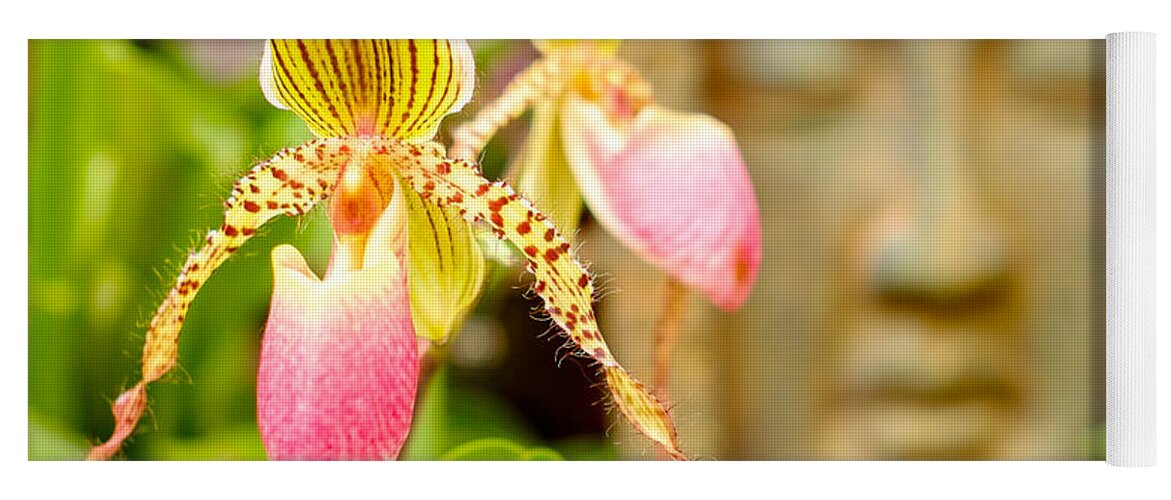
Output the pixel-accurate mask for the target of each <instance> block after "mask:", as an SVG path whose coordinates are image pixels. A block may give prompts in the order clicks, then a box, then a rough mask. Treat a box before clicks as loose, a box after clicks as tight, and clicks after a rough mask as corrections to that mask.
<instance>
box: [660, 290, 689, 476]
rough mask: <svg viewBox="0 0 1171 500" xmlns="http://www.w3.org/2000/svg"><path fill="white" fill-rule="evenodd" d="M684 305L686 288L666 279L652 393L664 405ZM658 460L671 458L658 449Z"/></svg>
mask: <svg viewBox="0 0 1171 500" xmlns="http://www.w3.org/2000/svg"><path fill="white" fill-rule="evenodd" d="M686 305H687V287H686V286H685V285H683V283H680V282H679V280H677V279H675V278H667V290H666V292H665V293H664V299H663V309H662V312H660V313H659V320H658V323H657V324H656V325H655V379H654V382H655V385H654V392H655V396H656V397H657V398H659V401H661V402H662V403H663V404H664V405H670V404H671V402H670V401H669V399H670V398H669V396H668V391H667V382H668V379H669V378H670V375H671V355H672V353H673V352H674V350H675V343H676V342H677V341H678V340H679V332H680V331H681V330H682V328H681V327H682V326H683V314H684V312H685V311H686V308H685V306H686ZM658 459H659V460H670V459H671V456H670V455H669V454H668V453H667V452H666V450H663V449H659V450H658Z"/></svg>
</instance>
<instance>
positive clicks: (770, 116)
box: [586, 41, 1104, 459]
mask: <svg viewBox="0 0 1171 500" xmlns="http://www.w3.org/2000/svg"><path fill="white" fill-rule="evenodd" d="M699 52H700V53H701V54H703V55H706V56H707V57H706V58H705V60H706V61H708V64H709V73H708V75H707V76H706V78H705V79H703V80H701V81H699V82H696V83H695V86H696V87H697V88H701V89H704V92H705V95H706V98H707V101H706V102H705V105H702V106H701V105H696V103H695V102H690V103H683V107H687V106H688V105H690V107H691V108H693V109H703V110H705V111H708V112H711V113H713V114H715V115H716V116H718V117H720V118H721V119H723V120H725V121H727V122H728V123H729V124H730V125H731V126H732V127H733V129H734V130H736V133H737V136H738V138H739V140H740V143H741V146H742V147H743V149H744V153H745V157H746V158H747V161H748V163H749V168H750V169H751V171H752V174H753V179H754V182H755V184H756V190H757V195H758V198H759V199H760V200H761V212H762V221H763V223H764V232H765V263H764V265H763V266H762V268H761V279H760V281H759V282H758V285H757V288H756V290H755V292H754V294H753V296H752V298H751V299H750V301H749V304H748V305H747V306H746V307H745V308H744V309H743V310H742V311H741V312H740V313H739V314H737V315H735V316H732V317H723V316H719V315H714V314H711V313H710V310H709V311H708V314H707V316H706V317H705V318H693V319H692V320H691V323H690V327H689V328H690V330H691V331H692V333H690V334H689V335H691V337H690V338H691V339H692V340H691V341H690V342H691V343H690V344H688V341H687V340H686V339H685V341H684V344H683V345H682V346H681V354H680V356H682V357H684V359H689V360H690V361H689V362H688V363H687V364H677V365H676V368H675V370H676V373H680V372H686V371H689V370H692V371H698V372H701V373H706V372H711V373H719V374H720V375H719V378H718V380H721V381H723V383H724V384H725V385H724V386H722V387H718V388H715V387H712V384H713V382H712V381H713V378H712V377H711V376H703V377H699V378H700V379H701V380H702V383H700V384H698V385H695V386H694V387H688V386H686V384H687V378H688V377H687V376H682V377H681V380H679V381H677V382H676V385H681V387H673V388H672V390H671V392H672V394H691V395H692V396H690V397H689V398H687V399H684V400H683V401H680V402H679V405H680V406H681V407H682V408H684V409H685V410H686V411H688V412H690V413H691V414H692V415H697V416H698V415H703V416H704V417H705V419H706V420H705V419H700V418H694V419H691V420H690V421H689V420H688V415H683V416H682V417H680V420H681V422H680V425H681V426H682V428H683V429H682V431H683V433H684V434H683V436H684V438H685V440H684V442H685V444H686V442H687V441H686V438H687V433H688V432H689V431H688V425H689V424H691V425H694V426H702V423H703V422H709V425H713V426H715V425H718V426H723V427H724V428H725V430H723V431H718V432H717V431H702V432H701V431H692V432H695V433H696V439H697V440H699V441H700V442H703V443H705V444H711V443H713V442H714V443H716V444H711V446H712V448H711V451H710V452H711V453H712V454H714V455H717V456H722V457H725V458H761V459H777V458H835V459H836V458H847V459H941V458H960V459H991V458H1048V459H1062V458H1084V454H1085V439H1086V437H1087V432H1088V429H1089V426H1090V425H1091V424H1092V423H1093V422H1095V421H1096V418H1095V417H1094V415H1095V412H1100V407H1099V406H1098V405H1099V404H1100V403H1099V400H1100V399H1101V398H1100V396H1099V395H1098V393H1099V392H1100V391H1099V390H1098V389H1099V388H1098V387H1097V386H1096V385H1095V381H1096V378H1095V376H1094V373H1097V372H1100V371H1101V370H1100V369H1099V368H1098V366H1099V365H1097V364H1096V363H1095V361H1094V359H1095V358H1094V356H1095V355H1099V356H1100V353H1099V349H1095V348H1094V345H1095V342H1096V341H1097V340H1099V338H1098V337H1097V335H1098V334H1099V330H1098V329H1099V328H1100V326H1101V324H1102V321H1103V318H1104V316H1103V313H1102V310H1101V309H1100V306H1099V305H1098V304H1099V303H1100V302H1101V296H1100V295H1099V290H1100V289H1101V286H1100V285H1101V283H1102V282H1101V281H1100V279H1101V273H1102V269H1103V266H1102V261H1101V259H1102V256H1101V248H1102V241H1103V240H1102V236H1101V234H1100V231H1101V224H1102V212H1101V211H1100V210H1101V206H1100V203H1101V201H1100V198H1101V191H1100V189H1101V188H1100V183H1099V181H1098V179H1099V177H1100V175H1101V167H1102V143H1101V140H1102V134H1103V132H1102V128H1101V126H1102V124H1103V123H1104V120H1103V113H1104V108H1103V106H1104V104H1103V101H1102V95H1103V93H1102V87H1101V84H1102V81H1103V80H1102V79H1103V73H1102V72H1103V70H1104V59H1103V56H1104V54H1103V46H1102V43H1101V41H1006V42H999V41H995V42H966V41H889V42H886V41H884V42H863V41H845V42H835V41H816V42H807V41H776V42H721V43H717V44H714V46H711V47H708V48H706V50H702V51H699ZM670 74H671V73H670V72H669V71H668V69H667V68H664V69H663V73H662V75H661V76H660V75H658V74H655V73H652V79H653V78H655V77H656V76H658V77H660V78H663V80H661V81H671V82H672V84H673V85H674V86H675V87H681V86H682V84H681V83H679V81H678V80H670V76H667V75H670ZM676 78H677V75H676ZM656 83H657V82H656ZM684 95H685V94H684ZM590 237H591V236H589V235H587V239H586V240H587V241H591V240H590V239H589V238H590ZM592 244H593V243H591V245H592ZM619 252H620V251H618V250H612V249H606V250H604V251H603V252H600V253H599V254H598V257H599V260H601V261H606V260H609V261H618V260H619V258H618V255H616V254H617V253H619ZM628 258H630V257H629V256H621V259H622V260H625V259H628ZM608 267H609V268H610V269H614V273H615V276H616V280H617V281H618V283H617V284H616V286H617V287H619V288H621V289H623V290H624V291H626V292H629V291H631V290H635V291H636V293H638V294H639V296H646V297H654V296H655V293H656V292H655V290H656V288H655V287H657V286H661V285H660V284H659V282H658V281H655V278H654V277H653V276H652V277H647V278H644V279H643V281H642V282H643V283H644V284H643V285H638V284H636V283H635V282H634V281H633V279H631V278H623V276H624V274H622V273H624V272H625V273H631V271H632V269H631V268H630V267H629V266H627V267H626V268H624V269H620V268H615V267H613V265H608ZM628 275H629V274H628ZM634 275H637V274H634ZM639 286H642V288H641V289H640V288H639ZM642 294H645V295H642ZM613 302H615V303H616V302H617V300H614V301H613ZM636 302H639V301H636ZM639 308H641V309H643V310H645V312H642V313H640V312H638V310H637V309H639ZM611 309H612V311H617V310H621V313H620V314H621V315H622V317H623V318H624V319H621V320H618V319H615V320H613V321H614V322H615V323H617V324H619V325H629V327H626V326H621V327H616V328H615V329H613V330H610V331H621V333H617V335H624V336H637V337H638V338H639V339H640V340H639V341H638V342H640V343H646V344H647V345H649V331H650V329H649V325H650V324H652V323H653V317H654V316H655V314H656V313H657V312H658V310H657V307H653V306H650V305H649V304H647V303H642V302H640V305H638V306H611ZM639 317H645V318H643V319H641V320H640V319H637V318H639ZM603 326H604V328H605V325H603ZM622 330H631V331H630V332H625V331H622ZM637 330H641V332H638V331H637ZM642 332H646V333H642ZM624 342H628V343H630V344H633V343H634V341H624ZM713 343H714V344H721V345H720V346H719V347H718V348H717V349H713V348H712V346H713ZM643 348H644V349H645V348H646V347H643ZM689 349H690V350H689ZM700 353H703V354H705V355H702V356H701V355H698V354H700ZM1095 353H1098V354H1095ZM697 360H703V361H702V362H701V361H697ZM713 390H715V391H718V392H719V395H717V396H711V395H706V396H700V395H699V394H708V393H709V392H710V391H713ZM689 404H690V405H692V406H690V407H689V406H688V405H689ZM712 434H717V435H718V436H717V437H712Z"/></svg>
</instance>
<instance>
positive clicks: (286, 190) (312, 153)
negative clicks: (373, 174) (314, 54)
mask: <svg viewBox="0 0 1171 500" xmlns="http://www.w3.org/2000/svg"><path fill="white" fill-rule="evenodd" d="M350 156H351V150H350V147H349V145H348V144H347V143H346V141H344V140H340V139H319V140H315V141H311V142H308V143H306V144H304V145H302V146H300V147H297V148H294V149H287V150H284V151H282V152H281V153H280V154H278V155H276V156H275V157H273V158H272V159H271V160H268V161H266V162H264V163H262V164H260V165H257V166H256V167H255V168H253V169H252V170H251V171H250V172H249V173H248V174H247V175H246V176H245V177H244V178H243V179H240V180H239V181H237V182H236V186H235V188H234V189H233V190H232V196H231V197H229V198H228V201H226V202H225V203H224V205H225V207H226V209H225V210H224V221H223V223H222V224H221V225H220V227H219V228H218V229H215V230H212V231H210V232H209V233H208V235H207V239H206V241H205V244H204V246H203V247H202V248H200V249H199V250H198V251H196V252H192V253H191V255H189V256H188V257H187V262H186V263H185V264H184V265H183V269H182V271H181V272H180V273H179V278H178V280H177V282H176V284H175V287H174V288H172V289H171V291H170V292H169V293H168V294H167V296H166V298H165V299H163V303H162V304H161V305H160V306H159V308H158V310H157V311H156V312H155V315H154V318H152V319H151V321H150V326H149V327H148V328H147V331H146V343H145V345H144V346H143V351H142V378H143V380H142V381H141V382H139V383H138V384H136V385H135V386H134V387H132V388H131V389H130V390H128V391H126V392H125V393H123V394H122V396H120V397H118V398H117V399H116V400H115V401H114V416H115V419H116V420H115V429H114V434H113V435H112V437H111V438H110V439H109V440H108V441H106V442H105V443H103V444H101V445H99V446H96V447H94V448H93V449H92V450H90V454H89V457H90V458H91V459H106V458H109V457H110V456H112V455H113V454H114V453H116V452H117V451H118V448H119V447H120V446H121V445H122V441H123V440H124V439H126V438H127V437H129V436H130V434H131V433H132V432H133V430H134V427H135V425H137V423H138V419H139V417H140V416H141V415H142V412H143V411H144V410H145V409H146V384H149V383H151V382H154V381H155V380H158V379H159V378H160V377H162V376H163V375H164V374H166V373H167V372H168V371H170V369H171V368H172V367H173V366H175V360H176V359H177V357H178V351H179V331H180V330H181V329H182V328H183V320H184V319H185V318H186V316H187V310H188V309H189V308H190V307H191V304H192V302H193V301H194V300H195V295H196V293H198V292H199V289H200V288H201V287H202V286H203V284H204V283H206V282H207V280H208V278H210V277H211V274H212V273H213V272H214V271H215V270H216V269H217V268H219V266H220V265H221V264H223V263H224V261H226V260H227V259H228V257H229V256H231V255H232V254H233V253H234V252H235V251H236V250H237V249H239V248H240V246H241V245H243V244H244V242H245V241H247V240H248V239H249V238H251V237H252V235H253V234H255V232H256V230H257V228H259V227H260V226H261V225H263V224H264V223H266V222H268V221H269V220H271V219H272V218H274V217H276V216H278V215H281V214H285V215H290V216H296V215H301V214H304V213H306V212H308V211H309V210H310V209H312V208H313V206H314V205H316V204H317V203H318V202H319V201H321V200H324V199H325V198H326V197H328V196H329V194H330V191H331V190H332V189H333V186H334V184H335V183H336V182H337V177H338V173H339V172H340V171H341V169H342V167H343V166H344V165H345V164H346V163H347V162H348V161H349V159H350Z"/></svg>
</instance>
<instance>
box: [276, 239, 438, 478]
mask: <svg viewBox="0 0 1171 500" xmlns="http://www.w3.org/2000/svg"><path fill="white" fill-rule="evenodd" d="M273 267H274V271H275V278H276V281H275V290H274V292H273V298H272V307H271V309H270V311H269V318H268V325H267V327H266V329H265V333H264V342H263V347H262V351H261V358H260V371H259V375H258V378H257V413H258V419H259V422H260V432H261V436H262V438H263V440H264V447H265V449H266V450H267V451H268V456H269V458H270V459H274V460H389V459H394V458H396V457H397V456H398V453H399V450H400V449H401V448H402V445H403V441H404V440H405V439H406V435H407V432H408V431H409V430H410V426H411V415H412V411H413V407H414V401H415V385H416V382H417V379H418V374H419V357H418V352H417V346H416V340H415V333H414V327H413V326H412V322H411V312H410V302H409V300H408V297H407V283H406V276H405V273H403V272H401V270H400V269H399V267H398V265H397V263H395V262H393V261H391V262H387V263H384V264H383V265H379V266H375V267H371V268H366V269H362V270H358V271H345V270H339V269H333V268H331V269H330V271H329V273H327V276H326V279H325V280H324V281H320V280H318V279H317V278H316V277H315V276H314V275H313V273H312V271H311V270H309V268H308V266H307V265H306V264H305V261H304V259H303V258H302V257H301V254H300V253H298V252H297V250H296V249H294V248H293V247H290V246H287V245H282V246H280V247H277V248H276V249H274V250H273Z"/></svg>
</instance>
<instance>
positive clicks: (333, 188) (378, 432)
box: [90, 40, 685, 460]
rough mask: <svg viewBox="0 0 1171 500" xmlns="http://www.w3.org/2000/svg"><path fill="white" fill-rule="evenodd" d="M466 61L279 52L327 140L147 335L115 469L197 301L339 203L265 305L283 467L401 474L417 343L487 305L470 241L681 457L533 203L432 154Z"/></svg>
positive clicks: (117, 411)
mask: <svg viewBox="0 0 1171 500" xmlns="http://www.w3.org/2000/svg"><path fill="white" fill-rule="evenodd" d="M474 75H475V70H474V60H473V59H472V53H471V50H470V49H469V48H468V46H467V44H466V43H464V42H462V41H436V40H427V41H415V40H394V41H390V40H362V41H359V40H325V41H322V40H318V41H301V40H273V41H270V42H268V43H267V44H266V47H265V55H264V61H263V62H262V64H261V86H262V89H263V90H264V94H265V96H266V97H267V98H268V100H269V101H270V102H272V103H273V104H274V105H276V106H278V107H280V108H283V109H288V110H291V111H293V112H294V113H296V114H297V115H298V116H299V117H300V118H302V119H303V120H304V121H305V122H306V123H307V124H308V125H309V127H310V128H311V129H312V130H313V131H314V132H315V133H316V134H317V135H318V136H320V137H321V138H320V139H316V140H313V141H310V142H309V143H306V144H304V145H301V146H299V147H296V148H291V149H286V150H284V151H282V152H281V153H279V154H277V155H276V156H275V157H273V158H272V159H270V160H268V161H266V162H264V163H262V164H261V165H258V166H257V167H255V168H253V169H252V170H251V171H250V172H249V173H248V174H247V175H246V176H245V177H244V178H243V179H241V180H240V181H238V182H237V184H236V186H235V188H234V190H233V192H232V196H231V197H230V198H229V199H228V200H227V202H226V203H225V205H226V207H227V209H226V211H225V213H224V222H223V224H222V225H221V226H220V227H219V229H217V230H214V231H211V232H210V233H209V234H208V237H207V241H206V245H205V246H204V247H203V248H201V249H200V250H199V251H197V252H193V253H192V254H191V255H190V256H189V258H188V260H187V263H186V264H185V265H184V267H183V269H182V271H181V273H180V275H179V280H178V284H177V285H176V287H175V288H173V289H172V290H171V292H170V293H169V294H168V295H167V298H166V299H165V300H164V302H163V304H162V305H161V306H160V307H159V309H158V311H157V312H156V315H155V317H154V319H153V320H152V321H151V324H150V327H149V329H148V331H147V335H146V345H145V348H144V351H143V381H142V382H139V383H138V384H136V385H135V386H134V387H133V388H131V389H130V390H128V391H126V393H124V394H123V395H122V396H120V397H119V398H118V399H117V400H116V401H115V404H114V415H115V420H116V427H115V431H114V435H113V437H111V439H110V440H109V441H107V442H106V443H104V444H102V445H99V446H97V447H95V448H94V449H93V450H92V451H91V453H90V457H91V458H108V457H110V456H111V455H112V454H114V453H115V452H116V451H117V450H118V448H119V447H120V445H121V442H122V441H123V440H124V439H125V438H127V437H128V436H129V435H130V434H131V433H132V432H133V429H134V427H135V425H136V424H137V421H138V419H139V417H140V416H141V414H142V412H143V411H144V409H145V407H146V385H147V384H148V383H150V382H153V381H155V380H157V379H158V378H159V377H161V376H162V375H163V374H165V373H166V372H167V371H169V370H170V369H171V367H173V366H174V363H175V360H176V353H177V348H178V334H179V331H180V329H181V328H182V324H183V319H184V316H185V314H186V312H187V310H188V308H189V307H190V305H191V303H192V301H193V300H194V297H195V294H196V293H197V292H198V290H199V288H200V287H201V286H202V285H203V283H205V282H206V281H207V279H208V278H209V277H210V276H211V273H212V272H213V271H214V270H215V269H216V268H217V267H219V265H220V264H222V263H223V262H224V261H225V260H226V259H227V258H228V256H229V255H231V254H232V253H233V252H235V251H236V250H237V249H238V248H240V246H241V245H242V244H244V242H245V241H246V240H247V239H248V238H250V237H251V236H252V235H253V234H254V233H255V232H256V230H257V228H259V227H260V226H261V225H263V224H264V223H265V222H267V221H268V220H270V219H272V218H274V217H276V216H278V215H282V214H284V215H289V216H297V215H302V214H304V213H307V212H308V211H310V210H311V209H312V208H313V207H314V205H316V204H317V203H318V202H321V201H324V200H326V199H329V200H330V206H329V218H330V222H331V224H332V225H333V229H334V236H335V237H334V246H333V252H332V255H331V258H330V264H329V268H328V270H327V271H326V273H325V276H324V278H322V279H318V278H317V277H316V275H314V273H313V272H312V271H311V270H310V269H309V267H308V265H306V263H305V260H304V258H303V257H302V256H301V254H300V253H299V252H297V250H296V249H294V248H293V247H291V246H288V245H282V246H278V247H277V248H276V249H274V250H273V255H272V257H273V269H274V274H275V281H274V283H275V284H274V291H273V296H272V305H271V308H270V311H269V318H268V323H267V326H266V328H265V333H264V341H263V346H262V352H261V359H260V367H259V373H258V379H257V414H258V415H257V417H258V420H259V425H260V431H261V436H262V438H263V441H264V446H265V449H266V451H267V452H268V455H269V457H270V458H273V459H315V460H328V459H349V460H355V459H362V460H370V459H393V458H396V457H397V456H398V453H399V451H400V449H401V448H402V445H403V442H404V440H405V438H406V435H407V433H408V431H409V429H410V425H411V417H412V412H413V407H414V402H415V390H416V384H417V382H418V377H419V348H418V347H417V343H418V341H417V340H416V336H418V337H422V338H424V339H429V340H432V341H443V340H444V339H445V338H446V336H447V335H448V334H449V333H450V332H451V331H453V329H455V328H456V327H457V326H458V324H459V322H460V321H461V318H462V317H463V316H464V315H465V314H466V313H467V311H468V309H469V308H470V306H471V305H472V303H473V302H474V300H475V298H476V296H477V295H478V293H479V288H480V284H481V281H482V279H483V272H484V266H485V263H484V257H483V255H482V253H481V251H480V249H479V247H478V245H477V243H476V240H475V238H474V236H473V235H472V229H471V227H470V224H472V223H484V224H487V225H488V226H489V227H490V228H491V230H492V231H493V232H494V233H495V234H496V235H497V236H498V237H500V238H501V239H506V240H508V241H509V242H511V243H512V244H513V245H515V246H516V247H517V248H518V249H520V250H521V251H522V252H523V253H524V254H525V255H526V256H527V259H528V269H529V270H530V271H531V272H532V273H533V274H534V275H535V283H534V291H535V292H536V294H537V295H539V296H540V297H541V298H542V299H544V301H545V305H546V310H547V311H548V313H549V315H550V317H551V318H552V319H553V321H554V322H555V323H557V325H558V326H560V327H561V328H562V329H563V330H564V331H565V332H566V335H567V337H568V341H569V343H570V345H571V346H572V347H573V348H575V352H576V353H577V354H579V355H581V356H583V357H587V358H588V359H590V360H592V361H593V362H595V363H597V365H598V366H599V367H600V370H601V372H602V374H603V375H604V376H605V381H606V385H607V387H608V388H609V389H610V393H611V395H612V397H613V400H614V402H615V403H616V406H617V407H618V409H619V410H620V411H621V412H622V414H623V415H625V416H626V417H627V419H629V420H630V422H631V423H633V424H634V426H635V427H636V428H637V429H638V430H639V431H641V432H642V433H643V434H645V435H646V436H648V437H649V438H651V439H652V440H654V441H655V442H656V443H658V444H659V445H660V446H661V447H662V448H663V449H664V450H665V452H666V453H668V454H669V455H670V456H672V457H676V458H685V457H684V455H683V453H682V451H681V450H680V448H679V444H678V438H677V435H676V432H675V427H674V424H673V423H672V422H671V419H670V417H669V416H668V414H667V412H666V410H665V409H664V408H663V406H662V404H661V403H660V402H659V401H658V400H657V399H655V397H654V396H652V395H651V394H650V393H649V392H648V391H647V390H646V389H645V387H644V386H643V385H642V384H640V383H639V382H638V381H636V380H634V379H633V378H632V377H631V376H630V375H629V374H628V373H627V372H626V370H625V369H623V368H622V366H621V365H619V364H618V362H617V360H615V359H614V357H613V355H612V354H611V353H610V351H609V348H608V347H607V346H606V343H605V341H604V340H603V338H602V335H601V332H600V331H599V330H598V326H597V323H596V321H595V317H594V313H593V306H592V300H593V285H592V280H591V278H590V276H589V274H588V273H587V272H586V271H585V270H584V268H583V267H582V266H581V264H579V263H578V262H577V261H576V260H575V259H574V258H573V257H572V255H570V250H571V246H570V244H569V242H568V241H566V240H565V238H564V237H563V236H562V232H561V231H560V230H558V228H557V227H555V226H554V225H553V223H552V221H550V220H548V219H547V218H546V217H545V215H543V214H542V213H541V212H540V211H539V210H538V209H537V208H536V207H535V206H533V204H532V203H530V202H529V201H528V200H526V199H524V198H522V197H520V196H519V195H517V193H516V192H515V191H513V190H512V188H511V187H509V186H508V185H507V184H505V183H503V182H490V181H488V180H487V179H484V178H483V177H482V176H481V174H480V170H479V167H478V166H477V165H475V164H474V163H470V162H467V161H463V160H450V159H448V158H447V156H446V153H445V152H444V150H443V148H442V147H441V146H440V145H438V144H436V143H434V142H432V138H433V137H434V135H435V133H436V130H437V128H438V126H439V123H440V121H441V120H442V118H443V117H444V116H446V115H447V114H450V113H453V112H455V111H458V110H459V109H460V108H462V107H463V105H464V104H466V103H467V102H468V101H469V100H470V98H471V95H472V90H473V88H474V86H475V76H474Z"/></svg>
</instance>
